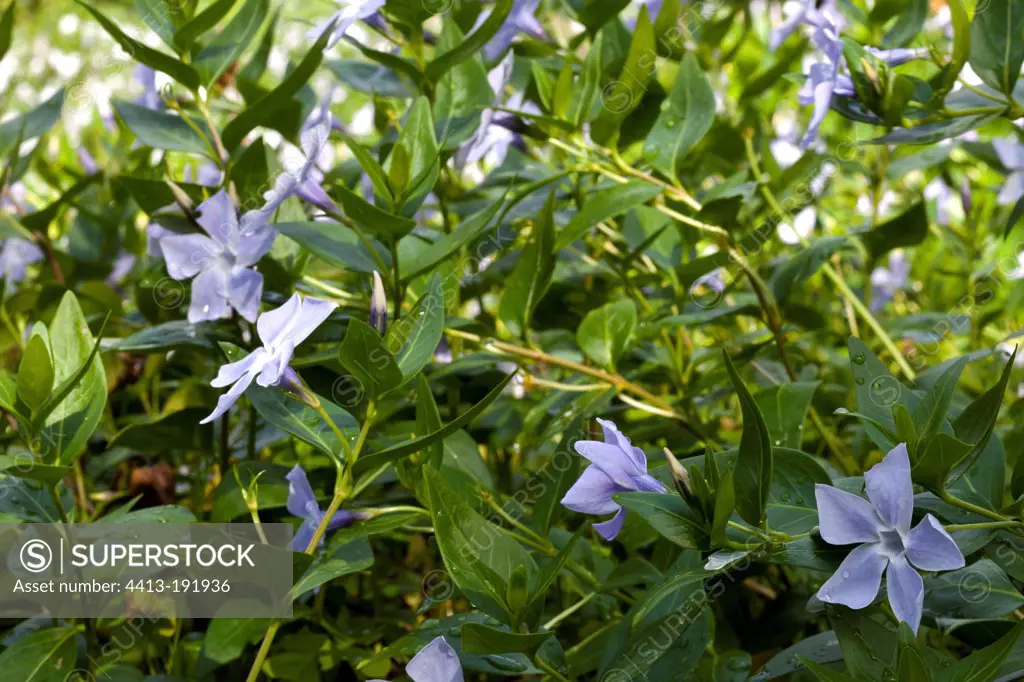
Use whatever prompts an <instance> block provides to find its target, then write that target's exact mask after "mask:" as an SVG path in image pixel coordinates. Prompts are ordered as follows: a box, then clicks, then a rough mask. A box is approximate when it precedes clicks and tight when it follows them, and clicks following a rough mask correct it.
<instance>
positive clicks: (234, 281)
mask: <svg viewBox="0 0 1024 682" xmlns="http://www.w3.org/2000/svg"><path fill="white" fill-rule="evenodd" d="M227 293H228V303H230V304H231V307H232V308H234V309H235V310H237V311H238V314H239V315H241V316H242V317H243V318H245V319H246V320H249V321H250V322H255V321H256V316H257V315H258V314H259V312H260V299H261V298H262V297H263V275H261V274H260V273H258V272H256V271H255V270H250V269H249V268H240V267H235V268H234V270H233V271H232V272H231V274H230V275H229V276H228V292H227Z"/></svg>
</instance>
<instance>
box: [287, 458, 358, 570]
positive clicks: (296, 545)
mask: <svg viewBox="0 0 1024 682" xmlns="http://www.w3.org/2000/svg"><path fill="white" fill-rule="evenodd" d="M285 479H287V481H288V504H287V506H288V513H290V514H294V515H295V516H298V517H299V518H300V519H302V525H301V526H299V531H298V532H297V533H296V534H295V537H294V538H292V544H291V548H292V549H293V550H295V551H296V552H304V551H305V550H306V548H307V547H309V543H310V542H312V540H313V536H314V535H315V534H316V529H317V528H318V527H319V526H320V523H321V522H322V521H323V518H324V512H323V511H322V510H321V509H320V505H319V504H318V503H317V501H316V495H314V494H313V488H312V487H311V486H310V485H309V479H308V478H306V472H305V470H303V468H302V467H301V466H299V465H298V464H296V465H295V466H294V467H292V470H291V471H289V472H288V474H287V475H286V476H285ZM365 518H367V515H366V514H365V513H363V512H352V511H347V510H345V509H339V510H338V511H336V512H335V513H334V516H333V517H332V518H331V520H330V521H328V522H327V531H332V530H337V529H338V528H344V527H345V526H350V525H352V524H353V523H355V522H356V521H362V520H363V519H365ZM323 543H324V539H323V538H322V537H321V538H320V544H321V545H323Z"/></svg>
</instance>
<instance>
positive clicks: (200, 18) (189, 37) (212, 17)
mask: <svg viewBox="0 0 1024 682" xmlns="http://www.w3.org/2000/svg"><path fill="white" fill-rule="evenodd" d="M234 6H235V0H217V2H215V3H213V4H212V5H210V6H209V7H207V8H206V9H204V10H203V11H202V12H200V13H199V14H197V15H196V16H195V18H194V19H192V20H191V21H189V22H188V23H187V24H185V25H184V26H182V27H181V28H179V29H178V30H177V31H176V32H175V33H174V38H173V42H174V44H175V45H176V46H178V47H179V48H180V49H181V50H182V51H187V50H188V49H189V48H191V47H192V43H194V42H195V40H196V38H198V37H199V36H201V35H203V34H204V33H206V32H207V31H209V30H210V29H212V28H213V27H214V26H216V25H217V22H219V21H220V20H221V19H223V18H224V17H226V16H227V14H228V12H230V11H231V8H232V7H234Z"/></svg>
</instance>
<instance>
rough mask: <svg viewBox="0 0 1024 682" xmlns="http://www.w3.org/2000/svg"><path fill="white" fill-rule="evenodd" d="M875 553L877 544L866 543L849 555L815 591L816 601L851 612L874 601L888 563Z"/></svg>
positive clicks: (884, 558)
mask: <svg viewBox="0 0 1024 682" xmlns="http://www.w3.org/2000/svg"><path fill="white" fill-rule="evenodd" d="M878 550H879V547H878V545H877V543H868V544H864V545H861V546H860V547H857V548H856V549H855V550H853V551H852V552H850V553H849V554H848V555H847V557H846V558H845V559H843V563H841V564H840V565H839V568H838V569H837V570H836V572H835V573H833V574H832V577H831V578H829V579H828V580H826V581H825V584H824V585H822V586H821V589H820V590H818V599H820V600H821V601H824V602H828V603H830V604H842V605H844V606H849V607H850V608H851V609H862V608H864V607H865V606H867V605H868V604H870V603H871V602H873V601H874V600H875V597H876V596H878V587H879V586H880V585H881V584H882V571H883V570H884V569H885V564H886V563H887V562H888V561H889V560H888V559H887V558H886V557H884V556H883V555H882V554H880V553H879V551H878Z"/></svg>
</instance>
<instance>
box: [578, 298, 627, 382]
mask: <svg viewBox="0 0 1024 682" xmlns="http://www.w3.org/2000/svg"><path fill="white" fill-rule="evenodd" d="M635 330H636V304H635V303H633V301H631V300H630V299H623V300H621V301H616V302H614V303H607V304H605V305H603V306H601V307H600V308H597V309H596V310H591V311H590V312H589V313H587V316H586V317H584V318H583V322H581V323H580V327H579V329H577V330H576V343H577V344H578V345H579V347H580V348H581V349H583V352H584V353H586V354H587V357H589V358H590V359H591V360H593V361H594V362H595V363H597V364H598V365H600V366H601V367H604V368H606V369H611V370H614V369H615V363H616V362H618V360H619V358H620V357H622V354H623V353H624V352H625V350H626V347H627V346H628V344H629V341H630V338H632V336H633V332H634V331H635Z"/></svg>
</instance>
